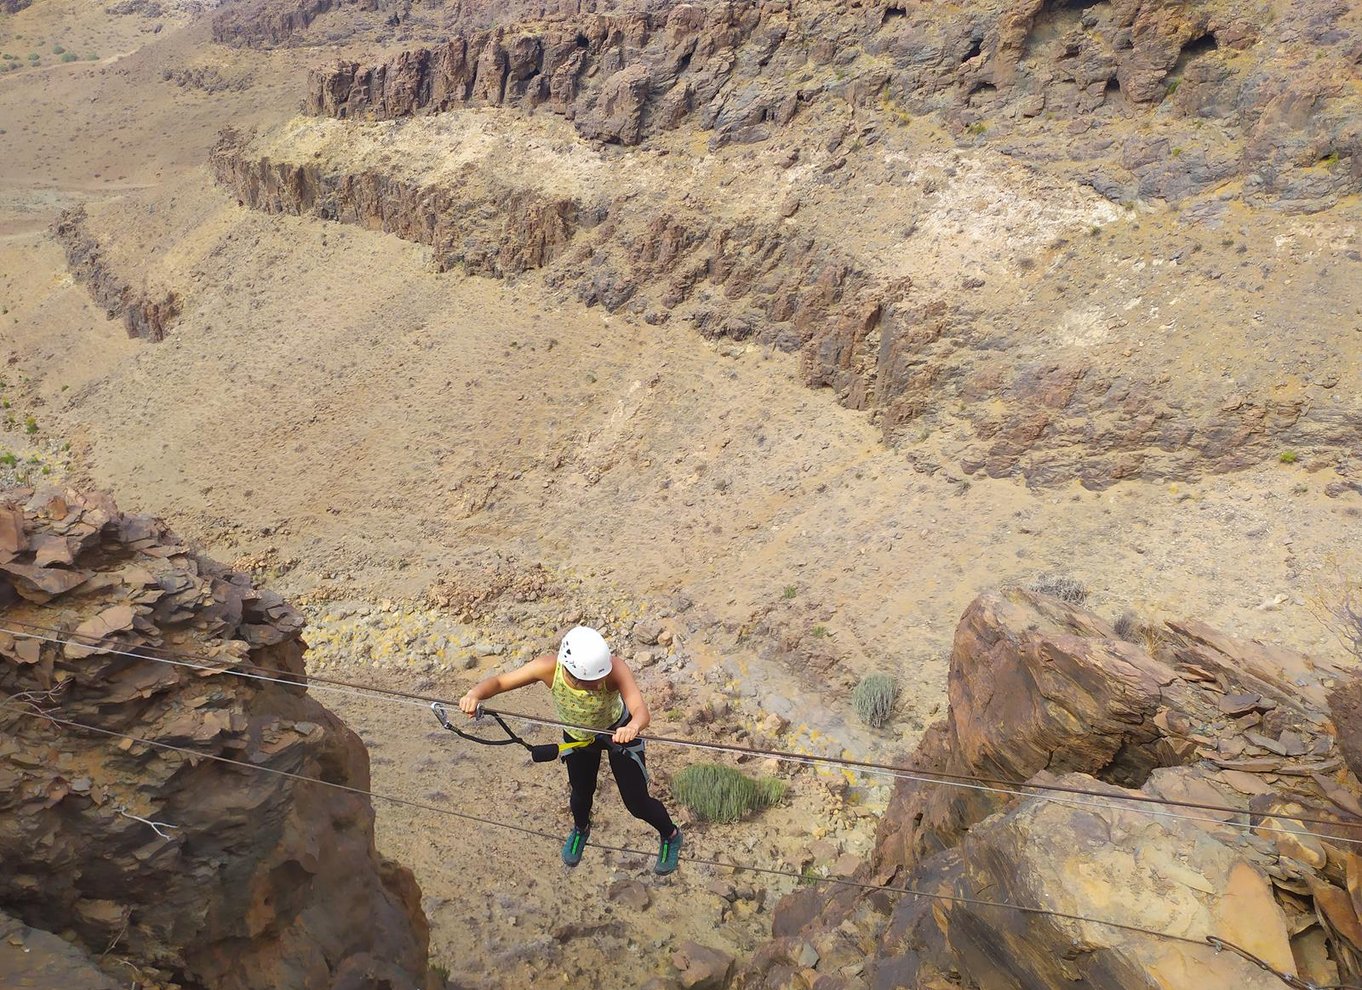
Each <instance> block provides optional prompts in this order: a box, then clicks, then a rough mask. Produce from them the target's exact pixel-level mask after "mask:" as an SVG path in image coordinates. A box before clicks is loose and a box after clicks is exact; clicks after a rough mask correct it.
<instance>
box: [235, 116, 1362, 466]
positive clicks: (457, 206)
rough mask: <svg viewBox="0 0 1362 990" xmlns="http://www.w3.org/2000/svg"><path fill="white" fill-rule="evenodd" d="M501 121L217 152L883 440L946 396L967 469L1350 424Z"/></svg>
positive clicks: (1178, 455) (1263, 446)
mask: <svg viewBox="0 0 1362 990" xmlns="http://www.w3.org/2000/svg"><path fill="white" fill-rule="evenodd" d="M494 123H495V122H494V121H487V122H485V128H484V129H482V130H479V129H478V128H477V127H471V128H468V129H466V130H459V129H458V128H451V129H449V132H448V133H446V132H445V131H443V130H440V129H439V128H438V127H433V128H432V129H431V131H430V132H429V133H426V132H423V133H422V134H419V135H417V137H415V138H412V139H411V141H412V143H411V150H410V152H409V151H408V149H407V147H406V146H405V145H404V144H403V141H404V136H405V135H404V131H403V129H402V128H401V127H400V126H396V125H392V124H382V125H379V124H373V125H354V124H350V123H345V122H339V121H331V120H315V121H314V120H302V121H299V122H295V124H294V125H293V128H294V131H296V132H297V134H295V133H294V132H293V131H291V132H289V133H286V134H284V135H283V136H282V137H281V136H278V135H266V136H262V137H259V138H257V137H251V136H247V135H242V134H237V133H233V132H228V133H226V134H224V136H223V139H222V140H221V141H220V142H219V144H218V146H217V147H216V148H215V149H214V151H213V153H212V156H211V165H212V169H213V171H214V174H215V176H216V177H217V179H218V181H219V182H220V183H221V184H222V185H223V186H224V187H226V188H227V189H228V190H229V191H230V192H231V193H232V194H234V195H235V196H236V197H237V198H238V199H239V200H240V201H241V202H242V203H243V204H244V205H246V206H249V207H251V208H253V209H257V210H262V211H264V212H267V213H273V214H288V215H294V216H312V217H318V218H322V219H328V220H335V221H338V222H344V223H351V224H356V225H359V226H362V227H366V228H369V229H374V230H383V231H386V232H389V233H393V234H396V235H397V236H399V237H403V238H405V239H407V240H411V241H414V242H416V243H420V244H424V245H428V246H429V247H430V248H431V249H432V257H433V261H434V265H435V267H436V268H437V269H438V270H441V271H444V270H448V269H451V268H460V269H462V270H464V271H467V272H470V273H474V274H483V275H496V276H500V277H510V276H516V275H520V274H522V273H525V272H527V271H532V270H541V271H542V276H543V278H544V279H545V281H546V282H547V283H548V284H549V285H551V286H554V287H560V288H562V289H564V290H566V291H568V292H571V293H572V294H574V295H575V296H576V297H577V298H578V299H579V300H581V301H582V302H584V303H586V304H588V305H600V306H602V307H604V308H606V309H608V310H610V311H612V312H626V313H630V314H632V315H635V316H637V317H639V318H641V319H643V320H646V321H648V322H650V323H654V324H660V323H665V322H668V321H669V320H673V319H677V320H678V321H684V322H686V323H687V324H689V325H690V326H692V327H693V328H695V329H696V330H698V331H699V333H701V334H702V335H703V336H705V337H707V338H711V339H731V340H743V341H752V342H755V343H759V344H762V345H766V346H771V347H775V348H779V349H781V350H785V351H790V352H797V353H799V354H800V355H801V367H802V374H803V376H804V379H805V381H806V382H807V383H808V384H809V385H811V386H813V387H815V388H828V389H831V390H832V391H833V393H834V394H835V396H836V398H837V401H839V402H840V403H842V404H843V405H845V406H848V407H849V408H853V409H860V410H865V411H867V412H868V413H870V414H871V415H872V416H874V417H875V418H876V419H877V420H878V422H879V424H880V426H881V429H882V431H883V435H884V438H885V440H886V441H887V442H890V443H894V442H897V441H898V440H900V439H901V438H903V437H904V436H905V435H910V434H911V432H915V431H916V430H917V428H918V427H917V422H918V421H919V420H920V419H921V418H923V417H924V416H927V417H930V419H931V420H932V421H934V422H936V423H938V424H940V423H942V422H943V419H944V418H945V416H944V413H943V410H945V409H947V408H948V407H949V408H950V409H952V410H954V412H952V413H951V414H950V415H951V416H952V417H958V434H959V435H960V436H961V437H962V439H961V441H960V443H959V445H958V447H957V448H956V450H955V451H954V455H955V457H956V459H957V460H958V463H959V466H960V468H961V469H962V470H963V471H964V472H965V473H966V474H971V475H973V474H983V475H987V476H989V477H1011V476H1021V477H1023V478H1025V479H1027V480H1028V481H1030V482H1032V483H1035V484H1043V485H1049V484H1059V483H1065V482H1068V481H1072V480H1075V479H1077V480H1079V481H1081V482H1082V483H1083V484H1085V485H1087V486H1089V487H1093V488H1102V487H1106V486H1108V485H1111V484H1113V483H1114V482H1116V481H1119V480H1121V479H1125V478H1147V479H1154V478H1170V479H1181V478H1186V477H1189V476H1194V475H1196V474H1199V473H1202V472H1224V471H1233V470H1238V469H1242V468H1246V467H1249V466H1251V465H1253V464H1256V463H1260V462H1261V461H1262V460H1263V459H1265V458H1268V457H1272V456H1275V455H1276V454H1277V453H1278V452H1279V451H1280V450H1281V449H1283V448H1284V447H1310V448H1317V449H1329V448H1340V447H1347V446H1349V445H1351V444H1352V443H1353V442H1354V440H1355V438H1356V436H1357V433H1358V430H1359V429H1362V421H1360V420H1359V418H1358V416H1357V414H1356V412H1355V411H1352V410H1351V409H1350V408H1349V407H1348V406H1346V405H1340V404H1338V403H1336V402H1332V401H1326V400H1327V399H1328V398H1329V395H1328V390H1327V389H1326V388H1321V389H1320V390H1318V392H1308V391H1295V392H1292V393H1289V394H1287V395H1281V394H1279V393H1276V392H1273V393H1270V394H1268V395H1252V394H1248V395H1240V396H1236V397H1234V398H1233V400H1232V401H1228V402H1225V403H1221V404H1218V405H1215V404H1211V403H1209V402H1205V403H1197V402H1187V401H1183V400H1182V399H1180V398H1179V397H1177V396H1176V395H1169V394H1168V393H1167V390H1166V389H1164V388H1163V387H1162V386H1161V385H1160V384H1159V383H1158V382H1156V381H1152V380H1150V379H1149V378H1148V377H1141V369H1139V368H1119V369H1113V368H1104V367H1101V366H1098V365H1096V364H1094V363H1092V362H1091V361H1090V360H1088V359H1087V358H1086V357H1084V358H1081V359H1074V358H1072V357H1069V358H1065V359H1058V358H1051V357H1049V356H1041V357H1039V358H1033V359H1028V358H1025V357H1019V356H1018V355H1017V354H1016V353H1014V352H1013V351H1012V350H1011V349H1010V348H1005V347H1000V346H998V343H997V340H996V338H994V337H993V336H992V335H991V334H990V332H989V331H987V330H984V329H982V328H981V327H980V326H979V325H978V324H977V323H975V322H974V321H972V320H971V319H969V317H968V316H967V315H966V314H963V313H961V312H960V311H959V310H958V309H953V308H951V307H949V306H947V305H946V304H945V303H944V302H940V301H936V300H933V299H932V298H930V297H927V298H922V297H919V296H918V295H917V294H916V293H915V291H914V289H913V284H912V280H911V279H910V278H908V277H906V276H902V277H886V276H883V275H874V274H872V273H871V272H870V271H868V270H867V269H866V267H865V266H866V259H865V258H863V257H857V256H855V255H853V254H851V253H849V252H847V251H846V250H843V249H842V248H841V247H840V246H839V245H838V243H836V242H834V241H832V240H831V239H830V236H829V232H828V231H827V230H824V229H820V228H819V227H816V226H812V225H810V226H806V225H804V224H803V223H802V222H801V221H800V219H799V218H798V216H796V217H795V218H793V219H791V218H784V217H781V216H780V215H779V212H777V211H776V210H775V209H771V210H769V211H768V212H767V213H765V214H761V213H756V212H752V213H747V214H745V215H744V214H743V213H741V212H738V211H735V210H733V209H731V208H727V209H725V208H720V205H719V204H718V203H717V202H711V201H709V200H706V199H702V198H701V196H700V195H693V194H688V195H686V196H682V197H676V198H673V199H671V200H667V201H663V202H659V201H658V199H657V198H656V197H655V196H652V195H646V194H645V195H640V193H639V191H638V190H637V189H636V188H633V187H629V188H623V189H617V188H615V187H613V186H610V185H608V184H603V183H593V182H591V181H584V180H582V179H580V178H579V177H578V176H577V175H575V174H574V173H573V172H572V171H571V170H570V167H561V166H557V165H555V164H554V162H553V160H552V159H551V158H547V157H546V158H545V160H544V161H543V165H544V166H545V167H544V169H542V170H539V169H537V167H536V163H537V162H538V159H534V158H531V157H529V156H528V155H527V156H526V157H527V160H526V161H523V162H516V163H509V162H507V161H505V160H504V159H503V158H502V157H501V155H500V152H494V151H489V150H488V149H489V148H495V147H496V146H495V144H494V143H493V141H492V140H491V139H489V138H488V134H489V132H490V130H491V129H492V128H493V127H494ZM356 127H359V129H358V130H356V129H355V128H356ZM297 135H301V137H297ZM319 135H320V137H319ZM295 138H297V140H299V141H302V143H301V144H298V145H296V146H295V145H294V144H293V143H291V142H293V141H294V140H295ZM361 142H363V143H364V147H366V148H370V151H357V150H356V149H357V148H358V147H359V146H360V145H361ZM536 153H537V152H536ZM416 155H420V156H424V157H423V158H422V159H421V160H416V161H413V160H411V158H412V157H413V156H416ZM448 162H454V163H456V165H455V166H453V167H451V166H449V165H448V164H446V163H448ZM508 165H513V166H514V167H507V166H508ZM592 166H593V167H595V163H594V162H593V163H592ZM622 185H627V183H623V184H622ZM735 213H736V214H737V215H735ZM1316 395H1318V396H1319V399H1318V401H1316V400H1315V398H1314V397H1315V396H1316Z"/></svg>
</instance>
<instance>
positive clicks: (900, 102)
mask: <svg viewBox="0 0 1362 990" xmlns="http://www.w3.org/2000/svg"><path fill="white" fill-rule="evenodd" d="M526 14H527V16H526V18H525V20H524V22H523V23H520V24H516V25H513V26H512V25H508V24H507V23H506V19H502V20H501V21H499V24H500V26H498V27H495V28H493V29H467V30H464V31H462V32H461V33H457V34H456V35H455V37H453V38H452V39H451V40H450V41H449V42H448V43H447V44H445V45H443V46H440V47H437V48H421V49H415V50H413V51H409V52H404V53H403V54H401V55H399V56H398V57H397V58H395V59H393V60H392V61H389V62H386V63H382V64H378V65H371V66H361V65H359V64H357V63H353V62H343V63H341V64H339V65H337V66H334V67H332V68H330V69H326V70H321V71H318V72H316V73H315V74H314V76H313V78H312V81H311V83H310V84H309V93H308V96H307V104H308V107H309V109H310V111H311V112H313V113H318V114H326V115H332V116H342V117H346V116H349V117H354V116H366V117H372V118H377V119H389V118H393V117H400V116H407V115H411V114H414V113H427V112H438V111H443V110H451V109H455V108H458V107H462V106H468V105H507V106H515V107H518V108H521V109H524V110H533V109H536V108H544V109H548V110H551V111H553V112H555V113H560V114H563V115H565V116H568V117H569V118H571V119H573V120H574V122H575V123H576V125H577V127H578V129H579V130H580V131H581V133H582V134H583V135H584V136H586V137H588V138H591V139H593V140H600V141H606V142H612V143H619V144H625V145H632V144H638V143H640V142H641V141H643V140H644V139H645V138H646V136H647V135H648V134H649V133H650V132H655V131H658V130H666V129H670V128H674V127H676V126H677V125H678V123H679V122H680V121H681V120H682V119H685V118H687V117H689V116H690V115H692V114H693V115H694V116H695V119H696V125H697V126H698V127H700V128H702V129H705V130H712V131H714V132H715V139H716V140H718V141H730V140H736V141H758V140H762V139H763V138H765V137H767V136H769V135H770V133H771V132H772V130H773V128H778V127H780V126H782V125H784V124H787V123H788V122H789V121H790V120H791V119H793V117H794V116H795V115H796V113H797V112H798V111H799V109H800V107H801V106H803V105H806V104H808V103H811V102H817V101H822V100H832V101H834V102H835V103H839V104H842V103H850V104H851V105H853V106H855V107H857V108H858V109H859V110H860V111H862V112H867V111H869V112H875V111H879V112H887V113H888V114H889V115H890V116H899V115H904V114H922V113H931V114H939V115H941V117H942V118H943V119H944V120H945V121H946V122H947V123H948V125H949V126H950V127H951V128H952V129H953V130H954V131H955V132H956V134H957V135H958V137H959V138H960V140H962V141H963V142H966V143H988V144H990V145H993V146H996V147H999V148H1000V149H1002V150H1003V151H1005V152H1006V153H1007V154H1009V155H1013V156H1016V157H1018V158H1021V159H1023V160H1031V161H1035V162H1037V163H1045V164H1047V165H1048V164H1054V163H1064V167H1065V168H1067V169H1068V170H1069V171H1070V172H1071V173H1072V174H1073V175H1074V176H1075V177H1076V178H1078V179H1079V180H1080V181H1083V182H1085V183H1086V184H1089V185H1091V186H1092V187H1093V188H1094V189H1096V190H1097V191H1098V192H1100V193H1102V194H1103V195H1105V196H1108V197H1110V198H1112V199H1114V200H1133V199H1135V198H1146V199H1153V198H1157V199H1166V200H1169V201H1179V200H1183V199H1186V198H1188V197H1191V196H1196V195H1199V194H1202V193H1206V192H1208V191H1211V190H1215V189H1217V188H1220V187H1222V186H1224V185H1225V184H1226V183H1229V182H1231V181H1235V180H1238V181H1242V182H1243V188H1242V190H1240V191H1239V194H1240V195H1242V196H1243V198H1244V199H1246V200H1247V201H1250V202H1255V203H1264V204H1269V205H1273V206H1278V207H1281V208H1285V209H1289V210H1299V211H1313V210H1320V209H1326V208H1328V207H1330V206H1332V205H1335V204H1337V203H1338V202H1339V200H1340V197H1344V196H1347V195H1349V194H1351V193H1356V192H1357V191H1359V190H1362V113H1360V112H1359V108H1360V107H1362V104H1360V103H1359V100H1362V97H1359V96H1358V92H1359V90H1358V84H1359V81H1362V69H1360V68H1359V59H1358V55H1359V53H1360V52H1362V28H1359V25H1358V23H1357V19H1356V17H1355V16H1352V14H1351V12H1350V10H1349V9H1348V8H1347V6H1346V5H1343V4H1337V3H1333V2H1332V0H1312V2H1310V3H1309V4H1307V5H1306V6H1305V7H1303V8H1300V9H1293V10H1292V11H1291V12H1290V13H1283V14H1279V15H1278V14H1269V13H1267V12H1263V13H1262V16H1253V15H1249V14H1246V13H1245V11H1243V9H1242V8H1241V7H1239V6H1237V5H1235V4H1232V3H1229V2H1228V0H1226V2H1214V3H1207V4H1198V5H1195V6H1191V7H1181V6H1176V5H1167V4H1162V3H1159V2H1156V0H1099V2H1098V3H1095V4H1092V3H1083V4H1069V3H1066V2H1064V0H1029V2H1027V3H1024V4H1023V5H1021V6H1020V7H1015V6H1009V5H1003V4H998V3H991V4H985V5H982V6H978V5H975V6H970V7H967V8H961V7H950V6H944V7H943V6H940V5H927V6H923V5H912V4H899V3H859V2H853V0H842V2H834V0H821V2H814V0H804V2H795V3H791V2H786V0H763V2H759V3H744V4H737V3H727V2H711V3H701V2H697V3H681V4H675V5H673V6H670V7H669V8H667V9H666V10H665V11H663V12H660V13H636V12H634V13H609V14H596V15H588V14H584V13H567V14H564V13H562V12H561V11H560V12H558V13H557V14H556V16H554V17H553V18H552V19H550V20H536V19H534V12H533V11H526ZM451 27H452V28H453V29H454V30H456V31H458V30H459V27H460V24H459V22H458V21H456V22H455V23H453V24H452V25H451Z"/></svg>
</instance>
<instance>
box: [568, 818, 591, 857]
mask: <svg viewBox="0 0 1362 990" xmlns="http://www.w3.org/2000/svg"><path fill="white" fill-rule="evenodd" d="M589 835H591V828H590V827H587V828H584V829H581V828H578V827H577V826H575V825H574V826H573V827H572V831H571V832H569V833H568V837H567V840H566V841H565V842H564V843H563V862H564V863H566V864H567V865H568V866H576V865H577V864H578V863H580V862H581V861H582V850H583V849H585V848H586V840H587V837H588V836H589Z"/></svg>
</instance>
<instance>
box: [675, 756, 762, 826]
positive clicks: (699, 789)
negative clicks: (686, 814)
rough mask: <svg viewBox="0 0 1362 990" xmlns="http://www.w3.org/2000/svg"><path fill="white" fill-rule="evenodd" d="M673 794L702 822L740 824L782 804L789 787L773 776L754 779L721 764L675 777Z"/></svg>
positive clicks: (696, 766)
mask: <svg viewBox="0 0 1362 990" xmlns="http://www.w3.org/2000/svg"><path fill="white" fill-rule="evenodd" d="M672 793H674V794H675V795H676V797H677V800H679V801H680V802H681V803H682V804H684V805H685V806H686V807H687V808H689V809H690V810H691V812H692V813H693V814H694V815H695V816H696V817H697V818H699V819H701V820H702V821H707V822H736V821H737V820H738V819H740V818H742V817H743V816H744V815H746V814H747V813H748V812H752V811H760V810H761V809H763V808H769V807H771V806H772V805H775V804H779V803H780V800H781V798H783V797H784V796H785V784H784V782H783V781H779V780H776V779H774V778H771V777H761V778H758V779H756V780H753V779H752V778H751V777H748V776H746V775H744V774H741V773H739V772H738V771H737V770H734V769H733V768H732V767H726V766H722V765H720V764H718V763H696V764H694V765H692V766H688V767H686V768H685V769H684V770H682V771H681V772H680V773H678V774H677V775H676V776H675V777H673V778H672Z"/></svg>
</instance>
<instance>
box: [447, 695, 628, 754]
mask: <svg viewBox="0 0 1362 990" xmlns="http://www.w3.org/2000/svg"><path fill="white" fill-rule="evenodd" d="M430 710H431V711H433V712H434V713H435V717H436V718H437V719H438V720H439V722H440V724H441V725H442V726H444V727H445V728H446V729H448V730H449V731H450V732H452V733H454V734H455V735H456V736H458V737H459V738H460V739H467V740H468V741H469V742H475V743H480V744H482V745H483V746H513V745H517V744H518V745H521V746H524V747H525V748H526V749H527V750H529V753H530V759H531V760H533V761H534V762H535V763H552V762H553V761H554V760H557V759H561V758H563V757H565V756H567V755H568V754H569V753H571V752H572V751H573V750H575V749H584V748H586V747H587V746H595V745H597V744H598V743H600V742H601V741H602V740H608V739H609V738H610V737H609V736H604V735H598V736H596V737H595V738H594V739H574V740H572V741H570V742H560V743H539V744H535V743H528V742H526V741H525V740H524V739H522V738H520V736H519V735H517V734H516V732H515V730H513V729H512V728H511V727H510V726H509V725H507V724H506V721H505V719H503V718H502V717H501V716H500V715H498V714H497V713H496V712H493V711H488V710H486V709H484V708H483V707H482V706H481V705H479V706H478V714H477V715H476V716H474V719H475V721H478V722H480V721H482V719H483V717H484V716H486V715H490V716H492V718H493V719H495V720H496V723H497V725H499V726H501V730H502V731H503V732H505V733H506V738H505V739H487V738H485V737H483V736H479V735H474V734H473V733H471V732H464V731H463V730H462V729H460V728H459V727H458V726H456V725H455V724H454V723H453V722H451V721H450V720H449V714H448V713H447V712H446V711H445V706H444V705H442V704H440V702H438V701H432V702H431V704H430Z"/></svg>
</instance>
